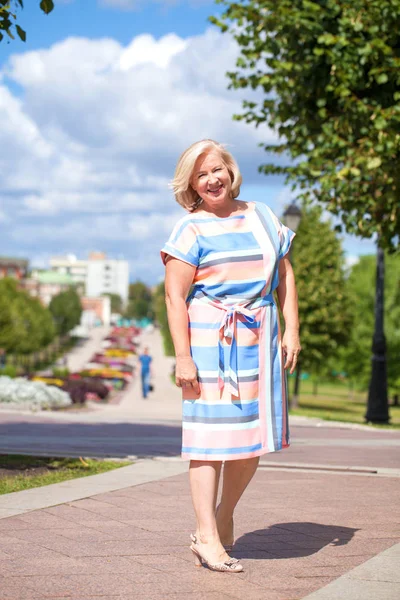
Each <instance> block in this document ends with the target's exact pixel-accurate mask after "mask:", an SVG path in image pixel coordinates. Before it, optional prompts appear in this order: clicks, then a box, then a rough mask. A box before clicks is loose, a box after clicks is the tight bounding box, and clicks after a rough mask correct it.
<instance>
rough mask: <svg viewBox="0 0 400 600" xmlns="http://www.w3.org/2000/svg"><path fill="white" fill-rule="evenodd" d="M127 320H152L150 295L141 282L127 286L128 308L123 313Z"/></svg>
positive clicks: (146, 287)
mask: <svg viewBox="0 0 400 600" xmlns="http://www.w3.org/2000/svg"><path fill="white" fill-rule="evenodd" d="M125 316H126V317H127V318H128V319H145V318H148V319H152V318H153V306H152V293H151V290H150V289H149V288H148V286H147V285H146V284H145V283H143V282H142V281H135V283H131V284H130V285H129V299H128V307H127V309H126V311H125Z"/></svg>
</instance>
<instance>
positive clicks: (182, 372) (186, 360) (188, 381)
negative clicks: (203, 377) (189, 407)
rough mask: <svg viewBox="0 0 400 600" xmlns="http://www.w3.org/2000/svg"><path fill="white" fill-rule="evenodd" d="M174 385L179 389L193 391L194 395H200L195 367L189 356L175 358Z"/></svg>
mask: <svg viewBox="0 0 400 600" xmlns="http://www.w3.org/2000/svg"><path fill="white" fill-rule="evenodd" d="M175 383H176V385H177V386H178V387H180V388H187V389H188V390H190V389H193V391H194V393H195V394H196V395H200V384H199V380H198V378H197V367H196V365H195V363H194V360H193V358H192V357H191V356H180V357H177V358H176V367H175Z"/></svg>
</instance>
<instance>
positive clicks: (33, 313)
mask: <svg viewBox="0 0 400 600" xmlns="http://www.w3.org/2000/svg"><path fill="white" fill-rule="evenodd" d="M54 335H55V329H54V324H53V319H52V316H51V313H50V312H49V310H48V309H47V308H45V307H44V306H42V305H41V304H40V302H39V300H37V299H36V298H32V297H31V296H30V295H29V294H28V293H27V292H26V291H25V290H21V289H18V285H17V282H16V281H15V280H14V279H9V278H5V279H2V280H1V281H0V347H2V348H4V349H5V350H6V351H8V352H15V353H17V354H30V353H31V352H35V351H37V350H41V349H42V348H44V347H46V346H47V345H48V344H49V343H50V342H51V341H52V340H53V339H54Z"/></svg>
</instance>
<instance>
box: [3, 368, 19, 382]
mask: <svg viewBox="0 0 400 600" xmlns="http://www.w3.org/2000/svg"><path fill="white" fill-rule="evenodd" d="M17 376H18V371H17V368H16V367H14V366H13V365H6V366H5V367H0V377H10V378H11V379H15V378H16V377H17Z"/></svg>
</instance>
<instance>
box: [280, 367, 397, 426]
mask: <svg viewBox="0 0 400 600" xmlns="http://www.w3.org/2000/svg"><path fill="white" fill-rule="evenodd" d="M293 386H294V379H292V378H291V380H290V383H289V389H290V392H292V390H293ZM366 403H367V394H366V393H365V392H350V391H349V388H348V386H347V384H344V383H320V384H319V385H318V389H317V394H314V390H313V383H312V382H311V381H310V380H304V381H301V384H300V399H299V408H296V409H293V410H290V414H291V415H299V416H305V417H318V418H320V419H325V420H326V421H345V422H351V423H361V424H365V418H364V417H365V412H366V405H367V404H366ZM389 414H390V425H389V426H385V427H390V428H391V429H400V407H399V406H397V407H395V406H390V407H389ZM374 427H380V426H378V425H374Z"/></svg>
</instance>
